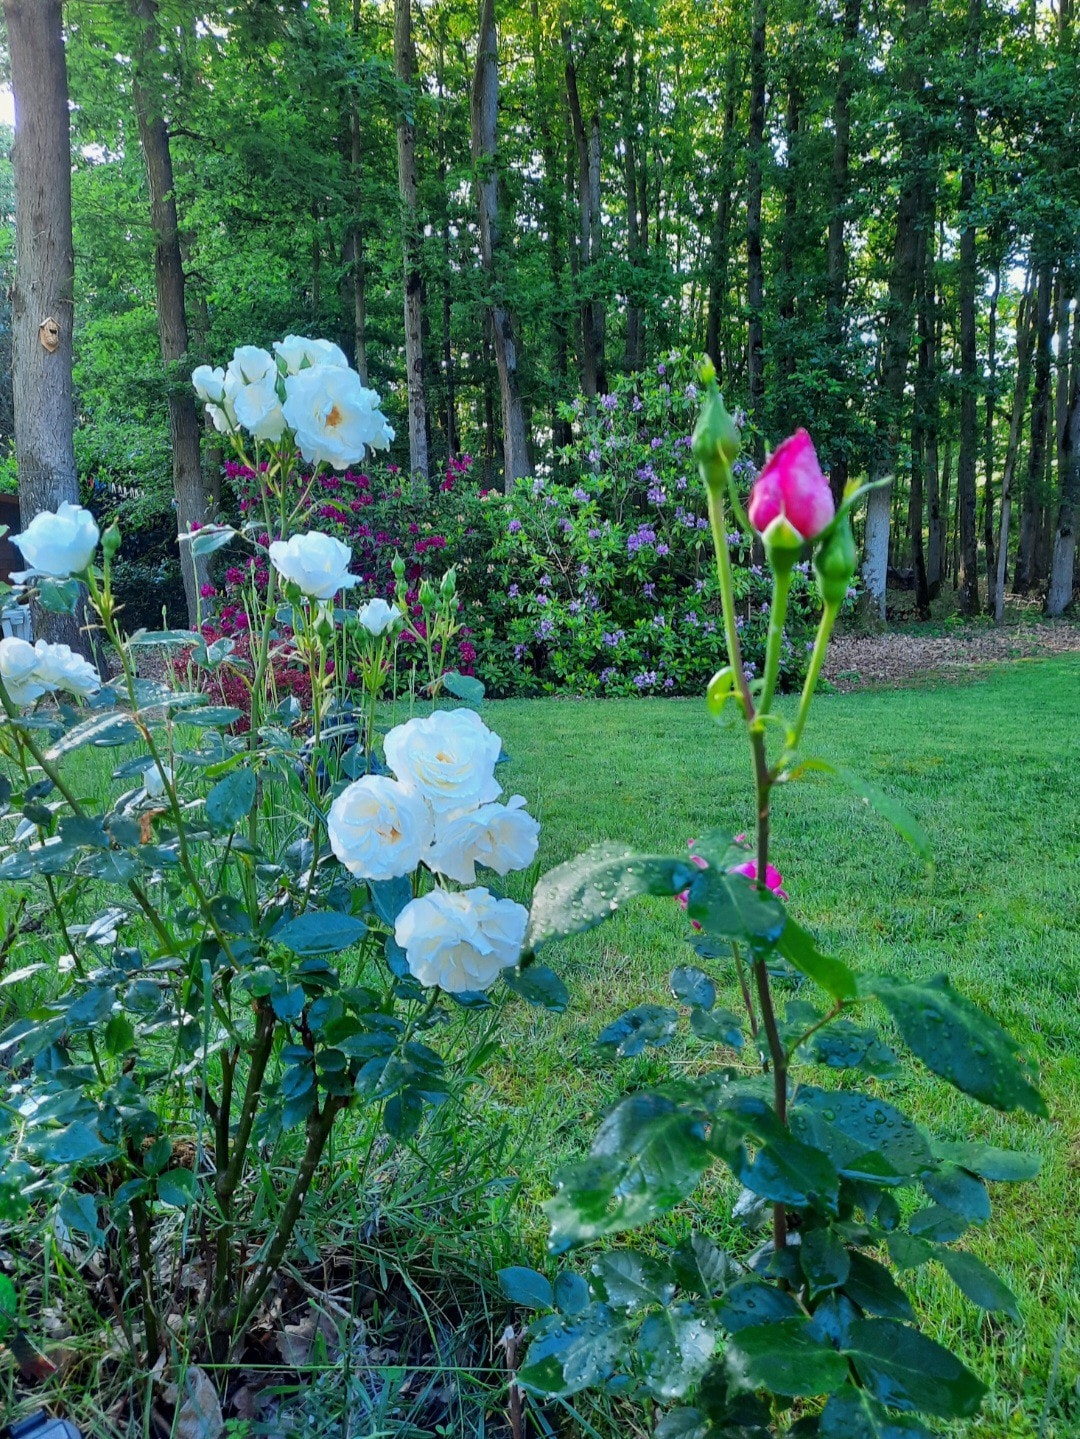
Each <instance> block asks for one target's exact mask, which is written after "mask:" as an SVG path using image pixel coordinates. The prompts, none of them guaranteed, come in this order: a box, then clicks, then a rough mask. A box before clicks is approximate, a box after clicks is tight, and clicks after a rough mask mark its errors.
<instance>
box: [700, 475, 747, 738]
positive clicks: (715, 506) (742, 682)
mask: <svg viewBox="0 0 1080 1439" xmlns="http://www.w3.org/2000/svg"><path fill="white" fill-rule="evenodd" d="M705 492H706V494H707V495H708V497H709V529H710V531H711V532H712V541H713V549H714V551H715V552H716V573H717V578H718V579H719V581H720V603H721V606H722V609H723V614H724V638H725V640H726V641H727V652H728V660H729V661H730V663H731V668H732V669H733V670H734V671H735V683H736V685H737V686H738V689H739V694H740V695H741V697H742V703H743V714H744V715H745V716H746V721H747V723H748V724H749V722H750V721H751V720H752V719H753V717H754V701H753V699H752V698H751V695H750V683H749V681H748V680H747V678H746V671H745V670H744V669H743V659H742V646H741V645H740V643H739V630H738V626H737V625H736V623H735V581H734V580H733V578H732V575H731V556H730V555H729V554H728V542H727V517H726V515H725V513H724V492H723V490H722V489H721V487H720V485H718V484H707V485H706V487H705Z"/></svg>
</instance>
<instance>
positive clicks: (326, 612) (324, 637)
mask: <svg viewBox="0 0 1080 1439" xmlns="http://www.w3.org/2000/svg"><path fill="white" fill-rule="evenodd" d="M315 634H316V636H317V638H318V639H319V641H320V643H321V644H324V645H328V644H330V642H331V641H332V640H333V638H334V615H333V611H332V610H331V609H330V608H329V606H326V605H320V606H319V613H318V614H317V615H316V617H315Z"/></svg>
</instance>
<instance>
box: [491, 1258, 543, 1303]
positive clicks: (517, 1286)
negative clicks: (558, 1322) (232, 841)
mask: <svg viewBox="0 0 1080 1439" xmlns="http://www.w3.org/2000/svg"><path fill="white" fill-rule="evenodd" d="M495 1277H496V1278H497V1279H498V1281H499V1288H500V1289H501V1290H502V1292H503V1293H504V1294H505V1295H506V1297H507V1299H509V1301H510V1303H511V1304H517V1305H519V1306H520V1308H522V1309H554V1308H555V1291H554V1290H553V1289H552V1287H551V1281H550V1280H548V1279H546V1278H545V1277H544V1275H543V1274H540V1273H538V1272H537V1270H535V1269H527V1268H526V1267H525V1266H524V1265H522V1264H511V1265H509V1266H508V1267H507V1268H506V1269H500V1270H499V1271H498V1273H497V1274H496V1276H495Z"/></svg>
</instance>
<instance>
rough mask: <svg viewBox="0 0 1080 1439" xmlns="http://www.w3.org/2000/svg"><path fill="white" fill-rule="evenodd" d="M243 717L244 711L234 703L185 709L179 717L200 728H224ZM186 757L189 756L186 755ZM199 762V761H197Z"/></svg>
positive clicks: (186, 722) (185, 722)
mask: <svg viewBox="0 0 1080 1439" xmlns="http://www.w3.org/2000/svg"><path fill="white" fill-rule="evenodd" d="M242 717H243V711H242V710H238V709H235V708H234V707H233V706H232V705H204V706H203V708H202V709H191V710H184V711H183V713H182V714H179V715H177V719H178V720H180V721H182V722H183V723H184V724H190V725H196V726H197V727H198V728H199V729H218V728H221V729H224V727H225V726H226V725H231V724H234V723H235V722H236V721H237V720H238V719H241V718H242ZM184 758H185V759H187V758H189V756H187V755H185V756H184ZM196 762H197V761H196Z"/></svg>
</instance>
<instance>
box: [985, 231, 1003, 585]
mask: <svg viewBox="0 0 1080 1439" xmlns="http://www.w3.org/2000/svg"><path fill="white" fill-rule="evenodd" d="M1000 296H1001V257H1000V255H999V256H998V259H997V263H996V264H995V265H994V287H993V289H992V290H991V292H990V313H989V316H988V319H987V327H986V329H987V339H986V372H987V386H986V400H985V415H984V419H983V548H984V549H985V551H986V608H987V610H988V611H989V610H992V609H993V608H994V576H995V575H996V574H997V559H996V558H995V555H994V410H995V406H996V404H997V321H998V300H999V298H1000Z"/></svg>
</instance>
